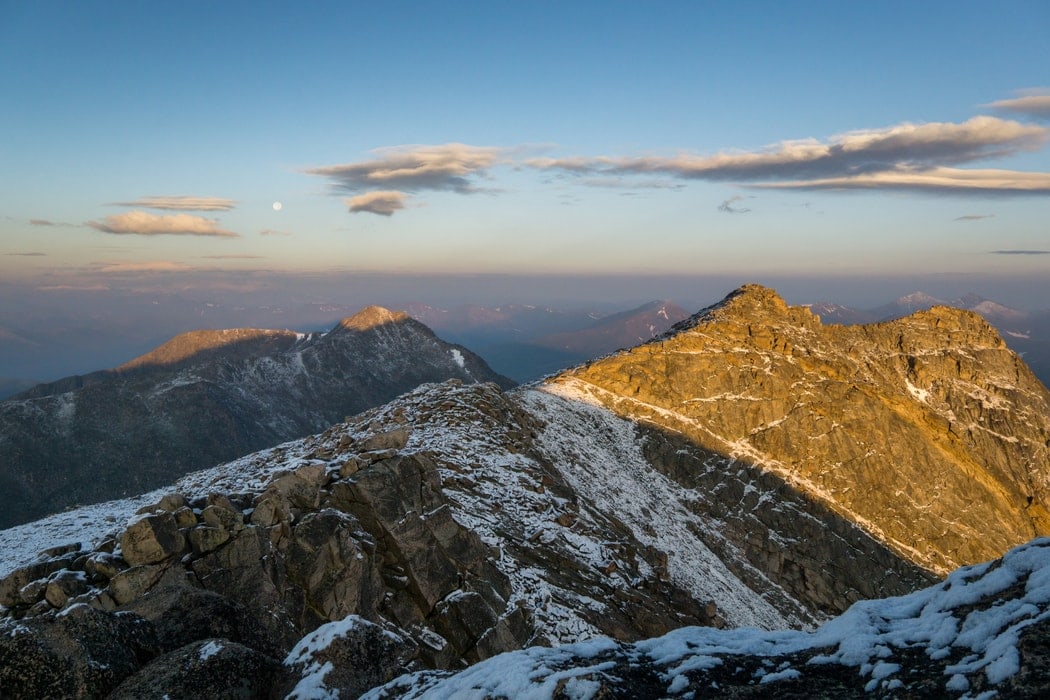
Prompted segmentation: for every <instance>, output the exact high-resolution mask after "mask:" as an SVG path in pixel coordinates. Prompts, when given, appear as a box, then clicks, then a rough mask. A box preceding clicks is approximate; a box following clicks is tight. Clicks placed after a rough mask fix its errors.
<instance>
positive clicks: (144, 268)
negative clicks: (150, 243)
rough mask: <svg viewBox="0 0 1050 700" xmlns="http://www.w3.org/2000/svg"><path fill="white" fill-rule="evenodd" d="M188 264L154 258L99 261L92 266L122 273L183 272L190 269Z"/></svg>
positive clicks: (96, 269)
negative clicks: (143, 260) (149, 259)
mask: <svg viewBox="0 0 1050 700" xmlns="http://www.w3.org/2000/svg"><path fill="white" fill-rule="evenodd" d="M192 269H193V268H191V267H190V266H189V265H184V264H183V263H176V262H170V261H167V260H154V261H149V262H111V263H99V265H98V266H97V267H96V268H94V270H95V271H96V272H105V273H124V272H185V271H187V270H192Z"/></svg>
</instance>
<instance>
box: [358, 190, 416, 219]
mask: <svg viewBox="0 0 1050 700" xmlns="http://www.w3.org/2000/svg"><path fill="white" fill-rule="evenodd" d="M405 197H406V195H405V193H404V192H398V191H397V190H381V191H376V192H366V193H365V194H362V195H358V196H357V197H348V198H346V199H344V200H343V201H344V202H345V203H346V206H347V207H349V209H350V211H351V212H352V213H355V214H356V213H360V212H369V213H372V214H379V215H380V216H391V215H392V214H393V213H394V212H395V211H397V210H399V209H404V208H405Z"/></svg>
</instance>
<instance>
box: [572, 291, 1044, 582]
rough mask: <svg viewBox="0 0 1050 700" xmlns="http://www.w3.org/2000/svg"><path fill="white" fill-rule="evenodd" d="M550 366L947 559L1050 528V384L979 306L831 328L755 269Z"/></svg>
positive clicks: (988, 552) (646, 417)
mask: <svg viewBox="0 0 1050 700" xmlns="http://www.w3.org/2000/svg"><path fill="white" fill-rule="evenodd" d="M552 381H554V382H555V383H558V384H561V385H563V386H565V387H567V388H571V389H572V390H573V391H575V392H576V393H577V394H578V395H580V396H581V397H586V398H588V399H589V400H592V401H595V402H597V403H600V404H601V405H604V406H606V407H608V408H609V409H611V410H612V411H614V412H616V413H617V414H618V415H621V416H624V417H627V418H631V419H634V420H638V421H642V422H644V423H647V424H650V425H654V426H656V427H658V428H660V429H663V430H666V431H670V432H673V433H676V434H678V435H681V436H683V437H684V438H686V439H687V440H688V441H689V442H691V443H693V444H695V445H697V446H700V447H702V448H704V449H707V450H711V451H713V452H717V453H721V454H725V455H730V456H732V457H735V458H737V459H738V460H739V461H740V462H743V463H747V464H751V465H754V466H756V467H759V468H761V469H762V470H764V471H766V472H768V473H770V474H772V475H775V476H776V477H778V478H779V479H781V480H783V482H784V483H785V485H786V486H788V487H790V488H791V489H793V490H797V491H800V492H802V493H804V494H806V495H807V496H808V497H810V498H813V499H815V500H818V501H820V502H822V503H824V504H825V505H826V506H827V507H828V508H829V509H831V510H832V511H834V512H835V513H837V514H838V515H839V516H841V517H842V518H844V519H845V520H848V521H850V522H854V523H857V524H859V525H861V526H862V527H863V528H864V529H865V530H866V531H867V532H869V533H870V534H871V535H872V536H873V537H875V538H876V539H878V540H880V541H882V542H883V543H885V544H886V545H887V546H889V547H891V548H892V549H894V550H895V551H896V552H897V553H898V554H899V555H901V556H902V557H905V558H907V559H909V560H910V561H912V562H914V563H916V564H918V565H920V566H922V567H924V568H926V569H928V570H930V571H933V572H936V573H939V574H942V575H943V574H944V573H946V572H947V571H949V570H951V569H954V568H956V567H958V566H960V565H964V564H970V563H974V562H977V561H983V560H987V559H990V558H993V557H996V556H999V555H1001V554H1002V553H1003V552H1004V551H1006V550H1007V549H1008V548H1009V547H1011V546H1014V545H1017V544H1019V543H1021V542H1025V541H1028V540H1029V539H1031V538H1032V537H1035V536H1037V535H1041V534H1046V533H1048V532H1050V519H1048V510H1047V508H1048V505H1050V500H1048V496H1050V490H1048V489H1050V393H1048V392H1047V389H1046V387H1044V386H1043V385H1042V384H1041V383H1040V382H1039V381H1038V380H1037V379H1036V378H1035V377H1034V376H1033V375H1032V373H1031V371H1030V370H1029V369H1028V367H1027V366H1026V365H1025V364H1024V362H1023V361H1022V360H1021V359H1020V358H1019V357H1018V356H1017V355H1016V354H1014V353H1013V352H1012V351H1010V350H1009V349H1007V347H1006V345H1005V344H1004V343H1003V341H1002V339H1001V338H1000V337H999V335H998V334H997V333H996V332H995V330H994V329H993V328H992V327H991V326H990V325H988V323H987V322H985V321H984V320H983V319H982V318H980V317H979V316H978V315H976V314H974V313H971V312H968V311H961V310H958V309H951V308H946V307H935V308H933V309H930V310H928V311H922V312H919V313H916V314H913V315H912V316H908V317H906V318H902V319H899V320H896V321H890V322H886V323H878V324H871V325H864V326H824V325H822V324H821V322H820V319H819V318H818V317H817V316H815V315H813V314H812V313H811V312H810V311H809V309H806V308H803V307H789V306H788V305H787V304H785V303H784V300H783V299H781V298H780V297H779V296H777V294H776V293H775V292H773V291H772V290H769V289H766V288H763V287H759V286H757V285H749V286H746V287H742V288H740V289H739V290H737V291H736V292H734V293H732V294H730V295H729V296H728V297H726V299H725V300H724V301H723V302H721V303H720V304H717V305H715V306H712V307H710V308H709V309H705V310H703V311H701V312H700V313H698V314H696V315H695V316H693V317H692V318H691V319H689V320H688V321H685V322H683V323H681V324H678V325H676V326H675V327H674V328H673V329H672V330H671V331H669V332H668V334H667V335H665V336H664V337H662V338H660V339H658V340H655V341H653V342H651V343H647V344H644V345H640V346H638V347H636V348H633V349H631V350H626V351H623V352H621V353H617V354H615V355H611V356H608V357H605V358H601V359H599V360H596V361H594V362H592V363H589V364H587V365H585V366H583V367H580V368H577V369H575V370H570V371H568V372H566V373H564V374H562V375H560V376H559V377H557V378H555V379H553V380H552Z"/></svg>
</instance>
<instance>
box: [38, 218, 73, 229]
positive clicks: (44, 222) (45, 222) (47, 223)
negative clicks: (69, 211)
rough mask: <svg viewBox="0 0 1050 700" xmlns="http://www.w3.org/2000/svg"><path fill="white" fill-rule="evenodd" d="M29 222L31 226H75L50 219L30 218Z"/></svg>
mask: <svg viewBox="0 0 1050 700" xmlns="http://www.w3.org/2000/svg"><path fill="white" fill-rule="evenodd" d="M29 224H30V225H31V226H62V227H68V228H75V227H76V224H67V223H63V222H61V221H51V220H50V219H30V220H29Z"/></svg>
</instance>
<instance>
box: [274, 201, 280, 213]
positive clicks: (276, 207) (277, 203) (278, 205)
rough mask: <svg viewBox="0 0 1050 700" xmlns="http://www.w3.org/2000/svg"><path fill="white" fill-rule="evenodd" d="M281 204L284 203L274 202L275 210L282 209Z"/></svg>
mask: <svg viewBox="0 0 1050 700" xmlns="http://www.w3.org/2000/svg"><path fill="white" fill-rule="evenodd" d="M281 206H282V205H281V203H280V202H274V203H273V210H274V211H281Z"/></svg>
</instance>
